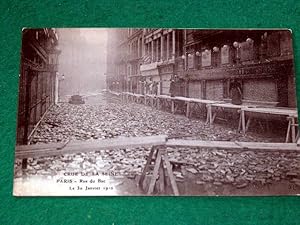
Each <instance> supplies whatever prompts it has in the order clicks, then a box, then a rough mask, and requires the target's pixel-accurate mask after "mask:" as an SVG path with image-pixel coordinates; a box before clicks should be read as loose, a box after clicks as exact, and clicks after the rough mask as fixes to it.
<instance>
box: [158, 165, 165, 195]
mask: <svg viewBox="0 0 300 225" xmlns="http://www.w3.org/2000/svg"><path fill="white" fill-rule="evenodd" d="M159 191H160V193H164V192H165V171H164V165H163V163H161V164H160V168H159Z"/></svg>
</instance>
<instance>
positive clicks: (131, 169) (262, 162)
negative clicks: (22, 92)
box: [15, 102, 300, 188]
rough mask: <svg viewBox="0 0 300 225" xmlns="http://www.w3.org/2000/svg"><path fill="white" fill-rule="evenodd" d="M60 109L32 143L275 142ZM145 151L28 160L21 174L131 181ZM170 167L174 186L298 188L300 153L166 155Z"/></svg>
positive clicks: (108, 111)
mask: <svg viewBox="0 0 300 225" xmlns="http://www.w3.org/2000/svg"><path fill="white" fill-rule="evenodd" d="M102 103H103V104H91V105H89V104H86V105H71V104H61V105H59V106H55V107H53V108H52V109H51V111H50V112H49V114H48V115H47V116H46V118H45V120H44V121H43V122H42V123H41V125H40V127H39V128H38V129H37V132H36V133H35V135H34V136H33V138H32V144H34V143H50V142H61V141H64V140H68V139H75V140H88V139H106V138H113V137H117V136H148V135H157V134H166V135H169V136H190V137H189V138H191V139H201V140H226V141H258V142H271V141H281V140H279V139H278V138H277V137H271V138H270V137H263V136H262V135H258V134H254V133H250V132H249V133H248V134H247V135H241V134H239V133H237V132H236V130H235V129H231V128H229V127H228V126H224V125H218V124H216V125H213V126H211V127H209V126H207V125H206V124H205V122H204V121H202V120H196V119H188V118H186V117H184V116H181V115H172V114H170V113H168V112H163V111H158V110H155V109H152V108H150V107H146V106H143V105H138V104H126V105H125V104H121V103H120V102H102ZM148 153H149V149H148V148H137V149H134V150H132V149H120V150H116V151H101V152H96V153H85V154H76V155H75V154H74V155H65V156H56V157H45V158H39V159H29V165H28V168H27V169H26V170H25V174H41V175H54V174H56V173H57V172H59V171H72V170H74V171H76V170H77V171H85V172H93V171H94V172H96V171H115V172H119V173H120V174H122V175H124V174H126V175H127V176H128V177H134V176H135V175H137V174H140V173H141V171H142V167H143V166H144V164H145V162H146V156H147V154H148ZM168 154H169V157H170V160H171V161H175V162H177V163H178V162H179V164H181V163H183V165H184V166H181V167H178V168H175V171H174V174H175V176H176V179H177V180H178V181H181V180H183V179H184V177H185V176H186V174H187V173H189V174H193V175H194V176H195V177H196V178H197V179H195V182H196V183H197V184H199V185H201V184H203V183H205V182H211V183H213V184H214V185H222V184H232V185H234V186H235V187H237V188H243V187H246V186H247V185H248V184H250V183H260V184H268V183H272V182H276V181H280V180H289V181H291V182H293V183H295V184H296V185H298V186H300V172H299V171H300V153H282V152H253V151H246V152H238V151H224V150H216V149H186V148H185V149H184V148H180V149H179V148H177V149H172V148H169V149H168ZM20 167H21V166H20V161H18V160H17V161H16V163H15V174H16V177H19V176H21V175H22V171H21V168H20Z"/></svg>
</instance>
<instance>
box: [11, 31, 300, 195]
mask: <svg viewBox="0 0 300 225" xmlns="http://www.w3.org/2000/svg"><path fill="white" fill-rule="evenodd" d="M292 36H293V35H292V31H291V30H288V29H174V28H172V29H171V28H24V29H23V30H22V40H21V41H20V42H21V43H22V47H21V53H20V54H21V57H20V60H21V62H20V74H19V98H18V114H17V130H16V147H15V161H14V187H13V195H14V196H274V195H299V194H300V139H299V132H298V111H297V99H296V81H295V71H294V54H293V41H292Z"/></svg>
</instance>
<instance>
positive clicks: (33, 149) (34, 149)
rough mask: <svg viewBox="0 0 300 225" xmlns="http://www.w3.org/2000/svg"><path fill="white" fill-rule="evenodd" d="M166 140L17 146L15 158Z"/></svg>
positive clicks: (159, 143) (114, 147)
mask: <svg viewBox="0 0 300 225" xmlns="http://www.w3.org/2000/svg"><path fill="white" fill-rule="evenodd" d="M166 139H167V136H166V135H157V136H146V137H120V138H113V139H104V140H87V141H70V142H68V143H65V142H64V143H50V144H36V145H17V146H16V158H20V159H24V158H37V157H44V156H56V155H63V154H74V153H83V152H93V151H100V150H114V149H120V148H137V147H150V146H156V145H164V144H165V143H166Z"/></svg>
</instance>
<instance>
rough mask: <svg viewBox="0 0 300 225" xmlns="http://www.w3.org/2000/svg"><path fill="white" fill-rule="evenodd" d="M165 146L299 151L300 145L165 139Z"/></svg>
mask: <svg viewBox="0 0 300 225" xmlns="http://www.w3.org/2000/svg"><path fill="white" fill-rule="evenodd" d="M166 146H169V147H193V148H216V149H223V150H253V151H255V150H257V151H259V150H263V151H300V146H297V144H296V143H266V142H230V141H199V140H183V139H179V140H178V139H177V140H176V139H175V140H173V139H171V140H168V141H167V143H166Z"/></svg>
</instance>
